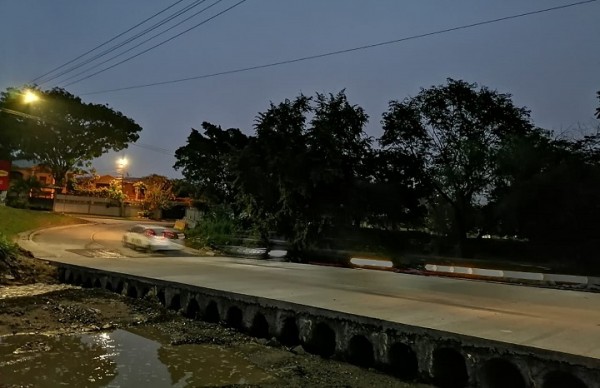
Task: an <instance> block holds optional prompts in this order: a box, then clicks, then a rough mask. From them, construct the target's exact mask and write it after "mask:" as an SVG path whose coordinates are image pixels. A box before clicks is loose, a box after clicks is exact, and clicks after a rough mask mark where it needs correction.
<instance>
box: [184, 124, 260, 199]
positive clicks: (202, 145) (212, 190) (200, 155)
mask: <svg viewBox="0 0 600 388" xmlns="http://www.w3.org/2000/svg"><path fill="white" fill-rule="evenodd" d="M202 128H203V129H204V134H202V133H200V132H199V131H198V130H196V129H193V128H192V131H191V133H190V135H189V136H188V138H187V144H186V145H185V146H182V147H179V148H178V149H177V151H175V158H176V159H177V162H176V163H175V165H174V168H175V169H181V170H182V173H183V176H184V177H185V179H186V181H187V184H188V185H190V186H192V187H194V189H195V195H196V196H197V197H198V198H199V199H201V200H203V201H205V202H206V203H208V204H218V203H231V202H232V201H233V200H234V197H235V189H234V185H233V183H234V180H235V175H234V171H233V165H234V164H235V160H236V157H237V154H238V153H239V152H241V151H242V149H243V148H244V147H245V146H246V145H247V143H248V137H247V136H246V135H244V134H243V133H242V132H241V131H240V130H239V129H237V128H229V129H226V130H224V129H222V128H221V127H220V126H217V125H214V124H211V123H208V122H203V123H202Z"/></svg>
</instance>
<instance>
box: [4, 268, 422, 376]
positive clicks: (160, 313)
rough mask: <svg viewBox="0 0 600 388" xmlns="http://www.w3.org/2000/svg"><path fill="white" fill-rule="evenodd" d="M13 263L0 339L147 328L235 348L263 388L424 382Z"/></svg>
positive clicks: (185, 340)
mask: <svg viewBox="0 0 600 388" xmlns="http://www.w3.org/2000/svg"><path fill="white" fill-rule="evenodd" d="M14 268H18V271H17V272H15V271H13V273H12V274H9V275H6V274H4V275H0V342H2V338H7V337H10V336H15V335H19V334H25V333H30V334H44V335H45V336H46V337H47V338H56V336H66V335H71V334H81V333H85V332H88V333H89V332H102V331H107V332H109V331H112V330H115V329H127V328H133V327H136V328H143V327H147V328H151V329H152V330H157V331H159V332H160V333H161V335H163V336H167V337H168V338H169V341H170V344H171V345H179V344H188V345H189V344H212V345H217V346H220V347H224V348H227V349H229V350H233V351H235V352H236V353H237V354H240V355H242V357H243V358H245V359H246V360H247V361H249V362H250V363H252V364H254V365H256V366H257V367H258V368H260V369H262V370H264V371H265V372H266V373H268V374H269V375H271V376H273V377H274V379H273V381H272V382H270V383H267V384H261V385H260V386H261V387H417V386H423V385H417V384H410V383H404V382H402V381H400V380H398V379H396V378H394V377H393V376H389V375H385V374H382V373H380V372H378V371H375V370H367V369H362V368H359V367H356V366H353V365H349V364H345V363H342V362H338V361H335V360H329V359H323V358H321V357H318V356H314V355H311V354H308V353H306V352H304V351H303V350H302V348H301V347H295V348H291V349H290V348H286V347H284V346H282V345H281V344H279V343H278V342H277V341H275V340H274V339H272V340H265V339H256V338H253V337H249V336H246V335H244V334H242V333H239V332H237V331H235V330H232V329H230V328H226V327H225V326H222V325H219V324H211V323H206V322H203V321H198V320H190V319H187V318H185V317H183V316H181V315H179V314H177V313H176V312H173V311H169V310H166V309H165V308H163V307H162V305H160V304H159V303H158V301H157V300H153V299H152V298H151V297H150V298H147V299H143V300H141V299H132V298H127V297H124V296H121V295H117V294H115V293H111V292H108V291H106V290H101V289H83V288H80V287H74V286H70V285H63V284H59V283H58V282H57V280H56V273H55V271H54V269H53V267H52V266H50V265H47V264H44V263H42V262H39V261H36V260H35V259H31V258H26V257H22V258H20V260H19V261H18V263H16V264H15V266H14ZM50 343H51V341H48V343H47V344H40V343H36V344H35V348H34V349H29V350H30V351H31V350H33V351H34V352H35V351H39V352H47V351H49V350H51V349H50V347H51V345H49V344H50ZM1 358H2V355H0V363H1V362H2V360H1ZM238 386H249V385H238ZM254 386H256V385H254ZM0 387H3V385H2V382H1V381H0Z"/></svg>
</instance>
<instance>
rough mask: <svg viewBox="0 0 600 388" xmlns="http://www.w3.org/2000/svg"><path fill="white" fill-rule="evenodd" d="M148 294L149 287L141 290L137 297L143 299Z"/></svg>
mask: <svg viewBox="0 0 600 388" xmlns="http://www.w3.org/2000/svg"><path fill="white" fill-rule="evenodd" d="M149 292H150V288H149V287H144V288H142V292H141V293H140V295H139V296H140V298H145V297H146V295H148V293H149Z"/></svg>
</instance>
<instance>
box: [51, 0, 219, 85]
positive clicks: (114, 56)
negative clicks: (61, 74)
mask: <svg viewBox="0 0 600 388" xmlns="http://www.w3.org/2000/svg"><path fill="white" fill-rule="evenodd" d="M205 1H206V0H201V1H200V2H199V4H201V3H204V2H205ZM222 1H223V0H216V1H215V2H214V3H212V4H210V5H209V6H207V7H204V8H202V9H201V10H200V11H198V12H196V13H194V14H193V15H191V16H188V17H187V18H185V19H183V20H182V21H180V22H178V23H176V24H174V25H173V26H171V27H169V28H167V29H166V30H164V31H161V32H159V33H158V34H155V35H153V36H151V37H150V38H148V39H146V40H144V41H142V42H140V43H138V44H136V45H135V46H133V47H130V48H128V49H127V50H125V51H123V52H121V53H119V54H117V55H113V56H112V57H110V58H108V59H106V60H104V61H102V62H100V63H97V64H95V65H93V66H92V67H89V68H87V69H86V70H84V71H81V72H79V73H77V74H74V75H72V76H70V77H69V78H66V79H64V80H62V81H61V82H66V81H69V80H72V79H73V78H77V77H78V76H80V75H82V74H85V73H87V72H89V71H90V70H93V69H96V68H98V67H100V66H102V65H104V64H105V63H108V62H110V61H112V60H114V59H116V58H119V57H121V56H123V55H125V54H127V53H128V52H131V51H133V50H135V49H136V48H138V47H140V46H142V45H144V44H146V43H148V42H149V41H151V40H153V39H155V38H157V37H159V36H161V35H163V34H166V33H167V32H169V31H171V30H172V29H174V28H176V27H178V26H180V25H181V24H183V23H185V22H187V21H188V20H190V19H192V18H194V17H196V16H198V15H199V14H201V13H203V12H205V11H208V10H209V9H210V8H212V7H214V6H215V5H217V4H219V3H220V2H222ZM117 48H118V47H117ZM117 48H115V50H116V49H117ZM112 51H114V50H112Z"/></svg>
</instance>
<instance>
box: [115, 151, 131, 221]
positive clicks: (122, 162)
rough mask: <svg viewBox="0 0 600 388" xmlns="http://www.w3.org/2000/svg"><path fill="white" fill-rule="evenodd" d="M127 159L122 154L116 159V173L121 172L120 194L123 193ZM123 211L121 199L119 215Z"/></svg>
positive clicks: (121, 214)
mask: <svg viewBox="0 0 600 388" xmlns="http://www.w3.org/2000/svg"><path fill="white" fill-rule="evenodd" d="M127 163H128V161H127V159H126V158H125V157H124V156H123V157H122V158H119V159H117V173H120V174H121V194H122V195H123V196H124V195H125V167H127ZM124 213H125V202H124V201H123V200H121V206H120V216H121V217H123V215H124Z"/></svg>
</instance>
